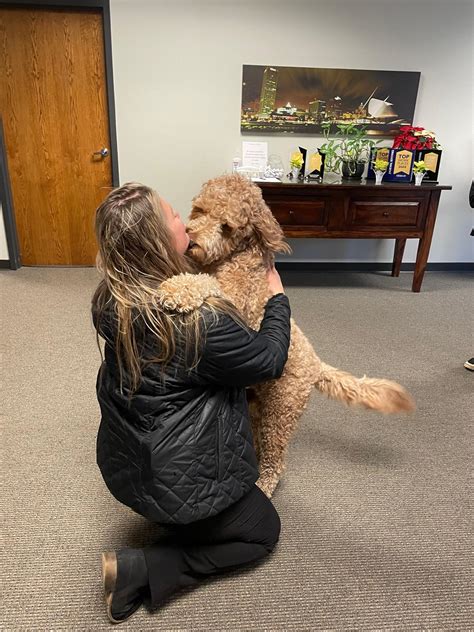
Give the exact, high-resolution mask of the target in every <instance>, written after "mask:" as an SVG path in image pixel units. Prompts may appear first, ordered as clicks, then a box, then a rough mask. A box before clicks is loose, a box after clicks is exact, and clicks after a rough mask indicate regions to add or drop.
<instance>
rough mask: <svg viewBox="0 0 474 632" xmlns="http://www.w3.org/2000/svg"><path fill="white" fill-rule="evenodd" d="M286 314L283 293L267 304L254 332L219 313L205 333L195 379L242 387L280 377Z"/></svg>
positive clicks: (286, 342)
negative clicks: (219, 315)
mask: <svg viewBox="0 0 474 632" xmlns="http://www.w3.org/2000/svg"><path fill="white" fill-rule="evenodd" d="M290 315H291V314H290V304H289V302H288V298H287V297H286V296H285V295H284V294H276V295H275V296H273V297H272V298H271V299H270V300H269V301H268V303H267V305H266V307H265V313H264V317H263V320H262V323H261V326H260V330H259V331H258V332H257V331H254V330H253V329H249V328H243V327H242V326H241V325H239V324H238V323H236V322H235V321H234V320H233V319H232V318H231V317H230V316H227V315H225V314H223V315H222V316H221V317H220V318H219V319H218V321H217V322H216V323H215V324H213V325H211V326H210V327H209V328H208V330H207V332H206V337H205V344H204V348H203V351H202V355H201V359H200V362H199V364H198V366H197V369H196V375H197V377H198V378H199V380H200V381H204V382H209V383H212V384H218V385H222V386H237V387H245V386H251V385H252V384H257V383H258V382H265V381H267V380H273V379H276V378H278V377H280V375H281V374H282V372H283V368H284V366H285V363H286V361H287V358H288V347H289V345H290Z"/></svg>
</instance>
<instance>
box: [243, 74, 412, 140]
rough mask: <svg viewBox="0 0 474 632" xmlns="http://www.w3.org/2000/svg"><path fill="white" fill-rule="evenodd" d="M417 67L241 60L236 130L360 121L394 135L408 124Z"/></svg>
mask: <svg viewBox="0 0 474 632" xmlns="http://www.w3.org/2000/svg"><path fill="white" fill-rule="evenodd" d="M419 81H420V73H419V72H411V71H392V70H348V69H335V68H296V67H290V66H254V65H244V66H243V73H242V109H241V132H242V133H244V134H266V133H269V134H275V133H279V134H296V133H297V134H322V127H321V125H322V124H324V123H331V124H332V125H333V129H334V131H335V129H336V127H335V126H336V125H338V124H341V123H355V124H356V125H365V126H366V129H367V133H368V134H369V135H374V136H393V135H394V134H396V133H397V131H398V129H399V127H400V125H410V124H412V123H413V115H414V111H415V105H416V97H417V93H418V85H419Z"/></svg>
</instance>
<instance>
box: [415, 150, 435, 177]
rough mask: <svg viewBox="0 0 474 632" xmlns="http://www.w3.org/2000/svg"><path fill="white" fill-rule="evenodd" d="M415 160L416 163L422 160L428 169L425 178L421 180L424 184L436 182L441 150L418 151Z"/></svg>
mask: <svg viewBox="0 0 474 632" xmlns="http://www.w3.org/2000/svg"><path fill="white" fill-rule="evenodd" d="M415 160H416V162H419V161H420V160H423V162H424V163H425V165H426V167H427V169H428V171H427V172H426V175H425V177H424V178H423V181H424V182H426V181H428V182H438V173H439V163H440V161H441V149H418V150H417V152H416V158H415Z"/></svg>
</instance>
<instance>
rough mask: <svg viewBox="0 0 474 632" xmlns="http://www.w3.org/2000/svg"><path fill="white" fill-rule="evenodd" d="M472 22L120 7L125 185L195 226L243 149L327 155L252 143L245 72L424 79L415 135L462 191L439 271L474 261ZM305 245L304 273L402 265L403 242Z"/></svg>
mask: <svg viewBox="0 0 474 632" xmlns="http://www.w3.org/2000/svg"><path fill="white" fill-rule="evenodd" d="M472 13H473V11H472V4H471V2H468V1H466V2H464V1H462V0H444V1H443V0H411V1H410V2H408V1H406V0H405V1H403V0H398V1H397V2H394V1H393V0H373V1H372V2H370V1H367V0H361V1H357V0H347V1H345V2H343V1H341V0H333V1H332V2H323V1H321V0H291V1H288V0H285V1H282V0H233V1H231V0H148V1H147V0H111V20H112V48H113V63H114V80H115V102H116V110H117V133H118V145H119V170H120V180H121V182H122V183H123V182H126V181H128V180H138V181H142V182H144V183H146V184H149V185H151V186H153V187H155V188H156V189H157V190H158V191H159V192H160V193H161V194H162V195H163V196H164V197H166V198H168V199H169V200H170V201H171V202H172V204H174V205H175V207H176V208H177V209H178V210H180V212H181V214H182V216H183V217H184V218H185V217H186V216H187V214H188V212H189V210H190V207H191V199H192V197H193V196H194V195H195V194H196V193H197V192H198V190H199V188H200V186H201V184H202V183H203V182H204V181H205V180H207V179H208V178H210V177H213V176H215V175H218V174H219V173H222V172H224V171H226V170H229V169H230V163H231V160H232V158H233V156H234V154H235V152H236V150H238V149H239V147H240V146H241V141H242V139H243V138H245V139H246V140H260V139H262V140H267V141H268V143H269V152H270V153H278V154H280V156H281V157H282V160H283V161H284V162H286V161H287V159H288V158H289V153H290V150H291V149H292V148H293V147H294V146H295V145H297V144H299V143H301V144H303V145H304V146H306V147H309V148H311V147H314V146H317V144H318V139H317V138H315V137H310V136H301V137H296V136H292V137H291V138H289V137H278V136H266V137H261V138H259V137H258V136H255V137H253V136H251V137H249V136H245V137H242V136H241V134H240V102H241V76H242V65H243V64H273V65H280V66H308V67H328V68H360V69H364V68H367V69H380V70H416V71H421V82H420V88H419V93H418V101H417V107H416V111H415V124H421V125H424V126H425V127H427V128H428V129H432V130H434V131H435V132H436V133H437V136H438V138H439V140H440V142H441V143H442V145H443V148H444V154H443V157H442V161H441V172H440V182H441V183H445V184H452V185H453V190H452V191H445V192H443V193H442V194H441V202H440V208H439V212H438V220H437V224H436V228H435V234H434V237H433V244H432V247H431V252H430V261H431V262H436V261H438V262H450V261H452V262H460V261H470V260H472V259H473V245H474V244H473V242H474V239H472V238H469V232H470V229H471V224H472V223H473V213H472V212H471V210H470V208H469V205H468V199H467V195H468V189H469V185H470V182H471V178H472V177H473V172H474V168H473V165H474V163H473V157H472V128H473V125H474V117H473V111H472V103H473V92H472V90H471V85H472V81H473V76H472V67H473V58H472V55H473V18H472ZM1 234H3V233H2V227H1V226H0V235H1ZM416 245H417V240H409V241H408V243H407V248H406V254H405V261H414V259H415V256H416ZM292 246H293V249H294V254H293V260H295V261H297V260H314V261H318V260H319V261H389V260H391V257H392V251H393V241H392V240H388V241H385V240H322V239H320V240H305V239H304V240H303V239H302V240H292Z"/></svg>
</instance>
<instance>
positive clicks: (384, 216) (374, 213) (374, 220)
mask: <svg viewBox="0 0 474 632" xmlns="http://www.w3.org/2000/svg"><path fill="white" fill-rule="evenodd" d="M347 219H348V222H347V228H353V227H359V228H360V227H362V228H363V227H365V226H367V227H374V226H381V227H387V228H390V227H402V226H403V227H413V228H416V227H417V226H418V225H419V224H420V221H421V204H420V201H401V202H392V201H389V200H387V201H386V202H384V201H382V200H377V201H375V200H374V201H372V200H350V202H349V213H348V218H347Z"/></svg>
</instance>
